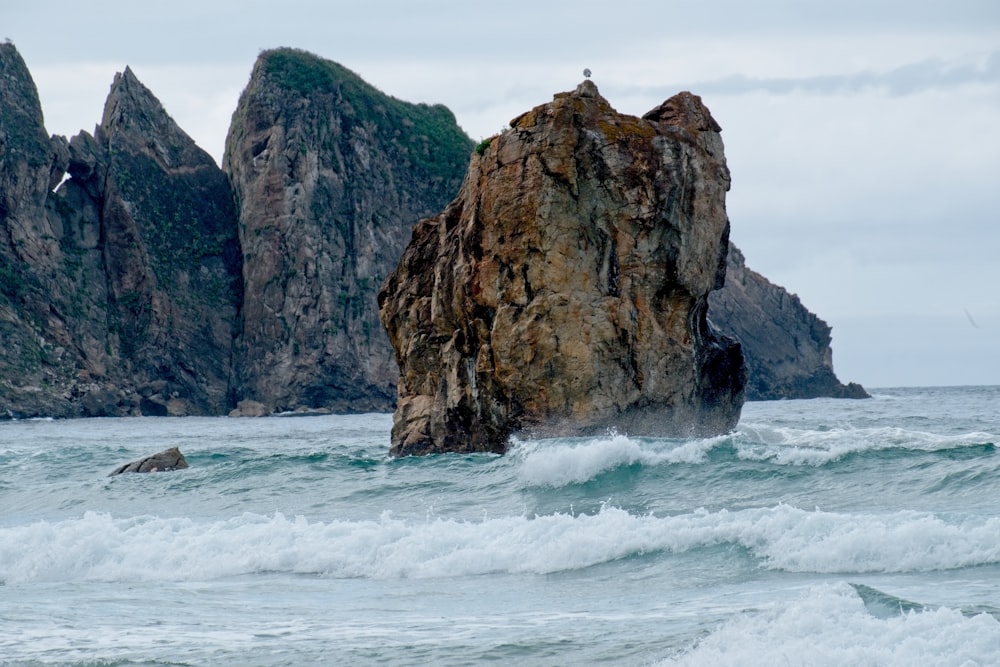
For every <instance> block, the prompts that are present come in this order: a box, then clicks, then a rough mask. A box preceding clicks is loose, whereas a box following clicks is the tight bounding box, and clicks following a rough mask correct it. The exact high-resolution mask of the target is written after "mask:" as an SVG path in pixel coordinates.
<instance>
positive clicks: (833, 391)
mask: <svg viewBox="0 0 1000 667" xmlns="http://www.w3.org/2000/svg"><path fill="white" fill-rule="evenodd" d="M708 316H709V318H710V319H711V321H712V323H713V324H715V325H716V326H717V327H718V328H719V329H720V330H721V331H724V332H725V333H726V334H728V335H730V336H733V337H735V338H736V339H737V340H739V341H740V342H741V343H742V344H743V356H744V358H745V359H746V363H747V388H746V391H747V400H752V401H759V400H770V399H780V398H817V397H820V396H825V397H832V398H868V393H867V392H866V391H865V390H864V388H863V387H862V386H861V385H859V384H856V383H854V382H851V383H849V384H847V385H845V384H842V383H841V382H840V380H838V379H837V375H836V373H834V372H833V350H832V349H831V348H830V341H831V337H830V326H829V325H828V324H827V323H826V322H824V321H823V320H821V319H820V318H819V317H817V316H816V315H814V314H813V313H811V312H809V310H808V309H806V307H805V306H803V305H802V302H801V301H800V300H799V298H798V297H797V296H796V295H794V294H789V293H788V292H787V291H786V290H785V289H784V288H783V287H779V286H778V285H775V284H773V283H771V282H770V281H769V280H768V279H767V278H765V277H764V276H762V275H760V274H759V273H757V272H756V271H753V270H752V269H749V268H747V265H746V261H745V260H744V258H743V253H742V252H740V251H739V249H738V248H736V246H733V245H730V246H729V256H728V260H727V267H726V284H725V286H724V287H723V288H722V289H720V290H718V291H716V292H713V293H712V295H711V296H710V297H709V309H708Z"/></svg>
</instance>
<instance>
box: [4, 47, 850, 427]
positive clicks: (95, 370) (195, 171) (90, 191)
mask: <svg viewBox="0 0 1000 667" xmlns="http://www.w3.org/2000/svg"><path fill="white" fill-rule="evenodd" d="M494 148H495V147H494ZM471 154H472V142H471V140H469V139H468V137H466V136H465V135H464V134H463V133H462V132H461V130H460V129H459V128H458V126H457V125H456V124H455V121H454V118H453V117H452V115H451V114H450V113H449V112H448V110H447V109H445V108H443V107H440V106H427V105H419V104H417V105H411V104H406V103H403V102H400V101H399V100H396V99H394V98H392V97H389V96H387V95H384V94H382V93H380V92H379V91H377V90H375V89H374V88H372V87H371V86H368V85H367V84H365V83H364V82H363V81H361V80H360V79H359V78H358V77H356V76H355V75H353V74H352V73H351V72H349V71H347V70H345V69H344V68H342V67H340V66H339V65H337V64H335V63H332V62H330V61H326V60H323V59H320V58H317V57H315V56H311V55H309V54H306V53H303V52H300V51H295V50H291V49H279V50H276V51H266V52H264V53H262V54H261V56H260V58H259V59H258V62H257V63H256V65H255V67H254V71H253V76H252V78H251V80H250V83H249V84H248V86H247V89H246V91H245V93H244V95H243V98H242V100H241V102H240V107H239V109H237V111H236V113H235V114H234V116H233V124H232V128H231V131H230V136H229V141H228V147H227V156H226V171H227V172H228V174H224V173H223V172H222V170H220V169H219V168H218V167H217V166H216V165H215V164H214V163H213V161H212V160H211V158H210V157H209V156H208V155H206V154H205V153H204V152H203V151H201V150H200V149H199V148H197V146H195V145H194V143H193V142H192V141H191V139H190V138H189V137H187V135H185V134H184V132H183V131H181V130H180V128H178V127H177V126H176V124H175V123H174V122H173V120H171V119H170V117H169V115H168V114H167V113H166V111H165V110H164V109H163V107H162V105H161V104H160V103H159V102H158V101H157V100H156V98H155V97H154V96H153V94H152V93H151V92H150V91H149V90H148V89H146V88H145V87H144V86H143V85H142V84H141V83H140V82H139V81H138V80H137V79H136V77H135V75H134V74H133V72H132V71H131V70H128V69H126V71H125V72H123V73H121V74H120V75H118V76H117V77H115V81H114V83H113V85H112V87H111V91H110V93H109V96H108V100H107V103H106V105H105V111H104V115H103V118H102V120H101V122H100V124H99V125H97V127H96V128H95V129H94V131H93V133H88V132H81V133H80V134H78V135H77V136H75V137H73V139H72V141H67V140H66V139H65V138H63V137H49V136H48V134H47V133H46V131H45V126H44V121H43V117H42V110H41V108H40V104H39V100H38V94H37V91H36V89H35V86H34V83H33V81H32V80H31V75H30V73H29V71H28V69H27V67H26V66H25V63H24V62H23V60H22V59H21V57H20V55H19V54H18V53H17V50H16V49H15V48H14V46H13V45H12V44H10V43H6V44H0V418H3V417H9V416H19V417H23V416H42V415H44V416H58V417H69V416H87V415H123V414H224V413H226V412H228V410H229V409H231V408H232V407H233V406H234V405H235V403H236V401H237V400H240V399H253V398H256V399H259V400H261V401H263V402H264V403H265V404H264V405H256V404H255V407H256V408H257V409H258V411H259V412H262V413H266V412H268V411H270V410H273V409H278V410H282V409H294V408H299V407H306V408H328V409H339V410H370V409H380V410H381V409H385V410H388V409H391V407H392V405H393V404H394V400H395V383H396V379H397V377H398V372H397V369H396V366H395V363H394V361H393V359H392V354H393V353H392V348H391V346H390V345H389V342H388V338H387V337H386V336H385V333H384V332H383V330H382V327H381V325H380V323H379V322H378V320H377V303H376V298H375V292H376V290H377V288H378V285H379V283H380V281H381V280H382V278H383V277H384V276H385V275H387V274H388V273H389V272H390V271H391V270H392V268H393V267H394V266H396V263H397V261H398V259H399V257H400V255H401V254H402V252H403V248H404V246H405V244H406V242H407V240H408V239H409V236H410V230H411V227H412V224H413V222H414V221H415V220H418V219H419V218H421V217H425V216H428V215H432V214H434V213H437V212H439V211H441V210H442V209H443V208H444V207H445V206H446V205H447V204H448V202H449V201H450V200H451V199H452V197H453V196H454V194H455V193H456V192H457V191H458V189H459V186H460V184H461V179H462V176H463V174H464V173H465V171H466V167H467V166H468V164H469V159H470V155H471ZM475 159H477V160H478V159H479V158H478V157H477V158H475ZM67 172H68V175H67ZM230 180H231V181H232V183H231V184H230ZM234 190H235V196H236V197H237V198H238V208H237V207H236V206H235V205H234V203H233V199H234ZM241 242H242V246H243V247H241ZM740 257H741V256H740V255H739V254H738V253H735V252H731V253H730V255H729V258H730V264H729V272H730V276H731V278H730V280H729V281H728V282H727V285H726V287H725V288H723V290H721V291H720V292H716V293H714V295H713V297H712V298H711V307H710V312H709V316H710V318H711V320H712V321H713V322H715V323H716V324H717V325H718V326H719V328H720V329H721V330H723V331H726V332H730V333H732V334H734V335H737V336H739V337H740V338H741V339H743V340H744V344H745V351H746V356H747V360H748V363H749V373H750V380H749V384H748V389H747V391H748V396H750V397H753V398H776V397H803V396H813V395H835V396H839V395H852V393H853V389H852V386H851V385H848V387H846V388H845V387H843V385H840V384H839V383H838V382H836V378H835V376H833V375H832V367H831V366H830V352H829V328H828V327H826V325H825V324H823V323H822V322H821V321H819V320H818V319H817V318H815V316H813V315H812V314H811V313H809V312H808V311H807V310H805V309H804V308H802V309H799V307H798V306H801V304H799V303H798V300H797V299H796V298H795V297H794V295H789V294H788V293H786V292H785V291H784V290H782V289H781V288H780V287H777V286H774V285H770V283H767V281H766V280H764V279H763V278H761V277H760V276H758V275H757V274H754V273H753V272H752V271H750V270H749V269H746V267H745V266H744V265H743V263H742V260H740V261H738V262H737V261H736V260H737V259H738V258H740ZM244 258H245V260H246V261H245V264H244ZM618 270H620V267H618V268H616V269H615V271H618ZM740 276H742V277H740ZM765 285H766V286H768V287H767V288H766V289H764V288H763V287H761V286H765ZM244 292H245V295H244ZM727 295H728V296H727ZM244 296H245V298H244ZM793 306H796V307H793ZM773 322H780V323H781V324H780V325H779V326H773V325H772V323H773ZM845 390H846V393H845Z"/></svg>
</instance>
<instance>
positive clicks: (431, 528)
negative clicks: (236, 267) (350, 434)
mask: <svg viewBox="0 0 1000 667" xmlns="http://www.w3.org/2000/svg"><path fill="white" fill-rule="evenodd" d="M720 545H723V546H725V545H732V546H737V547H740V548H741V549H742V550H744V551H745V552H746V553H748V554H749V557H751V558H753V559H754V560H755V561H756V562H757V565H758V566H760V567H764V568H768V569H776V570H785V571H789V572H818V573H865V572H921V571H932V570H942V569H952V568H960V567H967V566H976V565H986V564H996V563H1000V518H996V517H993V518H979V519H968V518H967V519H964V520H961V521H949V520H947V519H945V518H942V517H940V516H936V515H933V514H929V513H922V512H913V511H905V512H897V513H893V514H888V515H866V514H841V513H832V512H822V511H818V510H817V511H805V510H802V509H798V508H795V507H791V506H788V505H777V506H774V507H770V508H757V509H746V510H741V511H727V510H721V511H718V512H710V511H707V510H697V511H695V512H691V513H687V514H681V515H676V516H664V517H658V516H653V515H635V514H631V513H629V512H626V511H625V510H622V509H619V508H615V507H609V506H605V507H603V508H602V509H601V510H600V511H598V512H595V513H593V514H578V515H572V514H562V513H556V514H549V515H544V516H531V517H529V516H507V517H500V518H484V519H482V520H479V521H461V520H455V519H442V518H427V519H424V520H418V521H413V520H402V519H397V518H394V517H393V516H392V515H391V514H390V513H384V514H383V515H382V516H381V517H380V518H379V519H377V520H365V521H340V520H332V521H326V522H323V521H310V520H307V519H305V518H303V517H295V518H287V517H286V516H285V515H283V514H280V513H275V514H273V515H270V516H265V515H258V514H250V513H247V514H243V515H241V516H238V517H234V518H231V519H228V520H223V521H211V522H198V521H196V520H193V519H190V518H158V517H151V516H145V517H133V518H114V517H112V516H111V515H109V514H107V513H98V512H87V513H85V514H84V515H83V516H82V517H79V518H74V519H68V520H64V521H58V522H49V521H39V522H35V523H32V524H28V525H23V526H17V527H12V528H3V529H0V580H3V581H5V582H6V583H7V584H16V583H20V582H30V581H66V580H90V581H137V580H139V581H143V580H148V581H158V580H179V579H185V580H189V579H190V580H205V579H215V578H220V577H227V576H237V575H245V574H254V573H262V572H289V573H299V574H312V575H321V576H329V577H338V578H340V577H365V578H405V577H455V576H467V575H481V574H488V573H552V572H558V571H565V570H576V569H580V568H586V567H590V566H593V565H597V564H601V563H606V562H611V561H615V560H618V559H623V558H627V557H632V556H639V555H646V554H656V553H673V554H680V553H685V552H689V551H693V550H696V549H700V548H706V547H715V546H720Z"/></svg>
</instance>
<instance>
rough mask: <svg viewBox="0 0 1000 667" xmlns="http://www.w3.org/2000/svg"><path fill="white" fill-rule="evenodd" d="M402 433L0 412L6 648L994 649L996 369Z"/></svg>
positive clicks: (553, 652) (717, 661)
mask: <svg viewBox="0 0 1000 667" xmlns="http://www.w3.org/2000/svg"><path fill="white" fill-rule="evenodd" d="M391 423H392V416H391V415H388V414H363V415H350V416H344V415H320V416H291V415H289V416H273V417H266V418H259V419H231V418H198V417H186V418H125V419H86V420H63V421H47V420H23V421H7V422H3V423H0V664H2V665H5V666H14V665H17V666H19V667H20V666H28V665H31V666H35V665H76V666H88V667H96V666H110V665H129V666H131V665H259V666H279V665H281V666H286V665H287V666H293V665H294V666H298V665H442V666H458V665H558V666H565V665H650V666H668V665H712V666H717V665H739V666H741V667H742V666H748V665H751V666H752V665H767V666H784V665H810V666H813V665H819V666H822V665H851V666H854V665H899V666H903V665H905V666H910V665H948V666H952V665H955V666H962V667H971V666H974V665H975V666H983V665H1000V453H998V445H1000V386H998V387H988V386H983V387H947V388H898V389H878V390H875V391H874V392H873V398H871V399H870V400H833V399H813V400H785V401H770V402H754V403H747V404H746V405H745V406H744V409H743V413H742V418H741V420H740V422H739V426H738V428H737V429H736V430H735V431H734V432H732V433H729V434H727V435H723V436H719V437H713V438H697V439H674V438H648V437H641V438H640V437H633V436H630V435H629V434H628V433H618V432H614V431H609V432H608V433H606V434H604V435H601V436H599V437H585V438H553V439H543V440H514V441H513V442H512V444H511V447H510V450H509V452H508V453H507V454H506V455H503V456H497V455H490V454H482V455H465V454H463V455H455V454H452V455H437V456H427V457H414V458H402V459H393V458H390V457H389V456H388V449H389V430H390V426H391ZM168 447H179V448H180V449H181V451H182V452H183V453H184V455H185V456H186V457H187V460H188V463H189V464H190V468H188V469H185V470H178V471H174V472H161V473H152V474H125V475H119V476H114V477H110V476H108V473H109V472H110V471H112V470H113V469H115V468H116V467H118V466H119V465H121V464H123V463H127V462H129V461H132V460H135V459H138V458H142V457H144V456H147V455H149V454H153V453H155V452H158V451H160V450H163V449H166V448H168Z"/></svg>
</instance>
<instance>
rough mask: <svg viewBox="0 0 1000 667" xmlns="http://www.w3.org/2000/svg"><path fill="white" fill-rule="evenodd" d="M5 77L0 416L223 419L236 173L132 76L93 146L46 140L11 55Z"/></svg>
mask: <svg viewBox="0 0 1000 667" xmlns="http://www.w3.org/2000/svg"><path fill="white" fill-rule="evenodd" d="M0 67H2V68H3V70H4V71H3V73H4V74H5V76H4V77H3V83H2V84H0V103H2V105H3V113H2V120H3V126H2V132H0V134H2V136H3V143H2V146H0V155H2V157H0V160H2V161H3V169H2V174H3V176H2V179H3V180H2V183H0V199H2V201H3V202H4V204H3V205H2V210H0V213H2V215H3V219H2V222H0V225H2V226H0V229H2V230H3V234H4V237H3V238H0V258H2V259H0V262H2V268H0V274H2V276H3V278H2V280H3V289H2V292H3V302H2V303H0V318H2V321H3V322H4V324H3V326H4V334H5V343H6V344H5V346H4V348H5V351H4V355H5V359H4V362H5V363H4V365H5V366H6V372H5V373H4V374H3V383H2V388H0V396H2V397H3V399H4V406H3V407H2V408H0V409H3V410H5V411H6V412H9V413H10V414H16V415H33V414H47V415H56V416H72V415H122V414H217V413H219V412H220V411H223V410H225V409H226V406H227V405H228V403H229V397H228V395H227V391H228V383H229V374H230V350H231V347H232V339H233V335H234V333H235V330H234V324H235V322H236V321H237V317H236V315H237V309H238V305H239V302H240V291H241V284H240V253H239V248H238V245H237V239H236V217H235V209H234V207H233V204H232V197H231V194H230V190H229V185H228V182H227V180H226V178H225V175H224V174H223V173H222V171H221V170H220V169H219V168H218V166H217V165H216V164H215V163H214V161H213V160H212V158H211V157H210V156H209V155H208V154H207V153H205V152H204V151H202V150H201V149H199V148H198V147H197V146H196V145H195V144H194V142H193V141H192V140H191V139H190V137H188V136H187V135H186V134H184V132H183V131H181V130H180V129H179V128H178V127H177V125H176V124H175V123H174V121H173V120H172V119H171V118H170V117H169V116H168V115H167V114H166V112H165V111H164V110H163V108H162V106H161V105H160V103H159V102H158V101H157V100H156V98H155V97H153V95H152V94H151V93H150V92H149V90H148V89H146V88H145V87H144V86H143V85H142V84H141V83H139V81H138V80H137V79H136V78H135V76H134V75H133V73H132V72H131V71H130V70H128V69H126V70H125V72H124V73H122V74H119V75H118V76H116V77H115V80H114V83H113V85H112V87H111V91H110V93H109V95H108V98H107V103H106V105H105V109H104V116H103V119H102V121H101V123H100V125H98V126H97V128H96V129H95V132H94V134H93V135H91V134H89V133H86V132H81V133H80V134H79V135H77V136H75V137H73V139H72V141H70V142H68V144H67V142H66V140H65V139H63V138H61V137H53V138H52V139H49V138H47V137H46V136H45V131H44V125H43V121H42V114H41V109H40V107H39V105H38V99H37V92H36V91H35V87H34V84H33V82H32V81H31V77H30V74H29V73H28V71H27V68H25V67H24V64H23V61H21V58H20V56H19V55H18V54H17V52H16V50H15V49H14V47H13V45H11V44H6V45H3V47H2V50H0ZM12 109H16V110H18V112H17V113H14V112H12ZM64 169H68V172H69V175H70V177H69V178H68V179H67V180H65V182H63V183H62V184H61V185H59V186H58V189H56V190H55V191H53V188H54V187H55V186H56V185H58V184H59V183H60V181H61V180H62V179H63V176H64V171H63V170H64Z"/></svg>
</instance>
